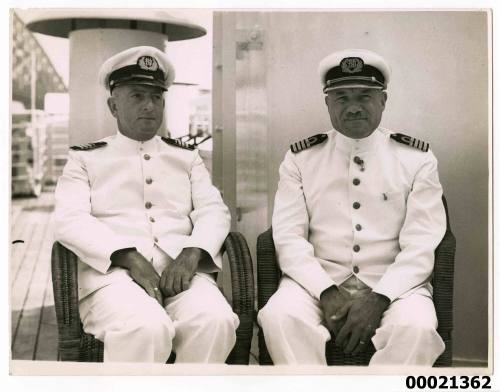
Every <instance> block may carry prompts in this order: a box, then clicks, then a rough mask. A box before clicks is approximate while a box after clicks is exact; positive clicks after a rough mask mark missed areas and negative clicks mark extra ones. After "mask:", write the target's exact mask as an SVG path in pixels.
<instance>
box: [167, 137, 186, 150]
mask: <svg viewBox="0 0 500 392" xmlns="http://www.w3.org/2000/svg"><path fill="white" fill-rule="evenodd" d="M161 140H163V141H164V142H165V143H167V144H170V145H171V146H175V147H180V148H184V149H186V150H194V146H191V145H190V144H187V143H184V142H183V141H180V140H178V139H170V138H169V137H164V136H162V137H161Z"/></svg>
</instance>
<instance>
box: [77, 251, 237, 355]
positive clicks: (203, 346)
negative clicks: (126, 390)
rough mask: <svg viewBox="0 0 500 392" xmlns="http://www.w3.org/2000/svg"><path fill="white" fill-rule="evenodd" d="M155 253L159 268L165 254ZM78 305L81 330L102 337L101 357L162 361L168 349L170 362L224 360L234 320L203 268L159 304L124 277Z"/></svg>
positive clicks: (233, 336)
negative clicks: (182, 288)
mask: <svg viewBox="0 0 500 392" xmlns="http://www.w3.org/2000/svg"><path fill="white" fill-rule="evenodd" d="M156 253H157V255H156V257H154V261H153V265H154V267H155V269H156V270H157V271H158V272H159V273H161V270H163V268H164V266H165V265H166V262H168V261H167V260H168V259H169V258H166V257H163V258H162V257H158V255H159V254H160V253H158V252H156ZM161 253H162V252H161ZM163 255H164V254H163ZM160 256H161V255H160ZM79 308H80V316H81V319H82V323H83V329H84V331H85V332H87V333H90V334H92V335H94V336H95V337H96V338H97V339H99V340H101V341H102V342H104V362H159V363H165V362H166V360H167V359H168V357H169V356H170V353H171V351H172V350H173V351H174V352H175V353H176V363H180V362H188V363H194V362H197V363H224V361H225V360H226V358H227V356H228V355H229V353H230V352H231V349H232V348H233V346H234V343H235V342H236V332H235V331H236V328H237V327H238V325H239V319H238V316H237V315H236V314H234V313H233V311H232V309H231V307H230V306H229V304H228V302H227V301H226V299H225V298H224V296H223V295H222V293H221V292H220V290H219V289H218V287H217V285H216V283H215V281H214V280H213V278H212V277H211V276H210V275H208V274H204V273H197V274H196V275H195V276H194V277H193V279H192V281H191V286H190V288H189V289H188V290H186V291H183V292H182V293H180V294H178V295H176V296H174V297H170V298H167V299H166V300H165V303H164V307H162V306H161V305H160V304H159V303H158V301H156V300H155V299H153V298H152V297H150V296H149V295H147V293H146V292H145V291H144V290H143V289H142V287H140V286H139V285H137V284H136V283H135V282H134V281H132V280H130V281H123V282H117V283H113V284H110V285H108V286H105V287H102V288H100V289H99V290H97V291H95V292H94V293H92V294H90V295H89V296H87V297H85V298H84V299H83V300H82V301H80V307H79Z"/></svg>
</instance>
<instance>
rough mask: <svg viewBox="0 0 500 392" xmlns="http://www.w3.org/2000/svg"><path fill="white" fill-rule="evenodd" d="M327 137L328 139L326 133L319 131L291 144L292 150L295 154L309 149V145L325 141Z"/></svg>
mask: <svg viewBox="0 0 500 392" xmlns="http://www.w3.org/2000/svg"><path fill="white" fill-rule="evenodd" d="M326 139H328V135H327V134H326V133H318V134H317V135H314V136H311V137H308V138H307V139H304V140H301V141H300V142H295V143H293V144H291V145H290V150H292V152H293V153H294V154H297V153H298V152H301V151H304V150H307V149H308V148H309V147H312V146H315V145H317V144H321V143H323V142H324V141H325V140H326Z"/></svg>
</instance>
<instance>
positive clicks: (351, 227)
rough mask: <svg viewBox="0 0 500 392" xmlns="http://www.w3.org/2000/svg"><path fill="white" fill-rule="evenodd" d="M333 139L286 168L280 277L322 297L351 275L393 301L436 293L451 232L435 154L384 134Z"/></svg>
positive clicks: (294, 157)
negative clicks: (435, 274) (441, 252)
mask: <svg viewBox="0 0 500 392" xmlns="http://www.w3.org/2000/svg"><path fill="white" fill-rule="evenodd" d="M327 135H328V139H327V140H326V141H324V142H323V143H321V144H317V145H315V146H313V147H310V148H308V149H305V150H303V151H301V152H298V153H296V154H294V153H292V152H291V151H288V152H287V154H286V156H285V159H284V161H283V163H282V164H281V167H280V181H279V185H278V191H277V193H276V198H275V203H274V212H273V219H272V226H273V238H274V242H275V245H276V249H277V253H278V260H279V264H280V267H281V269H282V271H283V272H284V273H285V274H286V275H288V276H289V277H290V278H292V279H293V280H295V281H296V282H297V283H299V284H300V285H301V286H302V287H304V288H305V289H306V290H308V291H309V292H310V293H311V295H313V296H314V297H316V298H318V299H319V296H320V294H321V292H322V291H323V290H324V289H326V288H327V287H329V286H331V285H332V284H337V285H339V284H341V283H342V282H343V281H345V280H346V279H347V278H349V277H350V276H351V275H352V274H355V275H356V276H357V277H358V278H359V279H360V280H362V281H363V282H364V283H366V284H367V285H368V286H370V287H371V288H372V289H373V291H375V292H378V293H380V294H383V295H385V296H387V297H388V298H389V299H390V300H391V301H393V300H394V299H396V298H398V297H400V296H402V295H403V294H405V293H408V292H409V291H410V290H412V291H415V290H417V289H418V290H422V291H424V292H425V293H427V294H429V293H432V291H431V290H432V287H431V286H430V283H429V280H430V276H431V274H432V271H433V268H434V250H435V248H436V247H437V245H438V244H439V243H440V241H441V239H442V238H443V236H444V233H445V231H446V215H445V211H444V206H443V203H442V200H441V196H442V188H441V185H440V183H439V178H438V171H437V161H436V158H435V157H434V155H433V154H432V152H431V151H430V150H429V151H428V152H423V151H421V150H419V149H416V148H414V147H410V146H407V145H404V144H401V143H399V142H396V141H394V140H392V139H390V137H389V136H390V132H388V131H386V130H384V129H381V128H379V129H377V130H375V131H374V132H373V133H372V134H371V135H370V136H369V137H367V138H364V139H359V140H356V139H350V138H347V137H345V136H344V135H342V134H340V133H338V132H337V131H335V130H332V131H330V132H327ZM356 157H357V158H356ZM360 160H361V161H362V163H360ZM356 162H357V163H356Z"/></svg>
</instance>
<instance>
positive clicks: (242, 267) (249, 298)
mask: <svg viewBox="0 0 500 392" xmlns="http://www.w3.org/2000/svg"><path fill="white" fill-rule="evenodd" d="M224 250H225V252H226V254H227V257H228V261H229V269H230V270H231V289H232V297H233V311H234V313H236V314H237V315H238V317H239V319H240V325H239V327H238V329H237V330H236V344H235V346H234V349H233V350H232V351H231V354H230V355H229V357H228V359H227V363H231V364H245V365H248V363H249V357H250V346H251V343H252V334H253V319H254V303H255V288H254V279H253V266H252V257H251V256H250V250H249V249H248V244H247V242H246V240H245V237H243V235H242V234H241V233H237V232H231V233H229V234H228V236H227V237H226V240H225V242H224Z"/></svg>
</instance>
